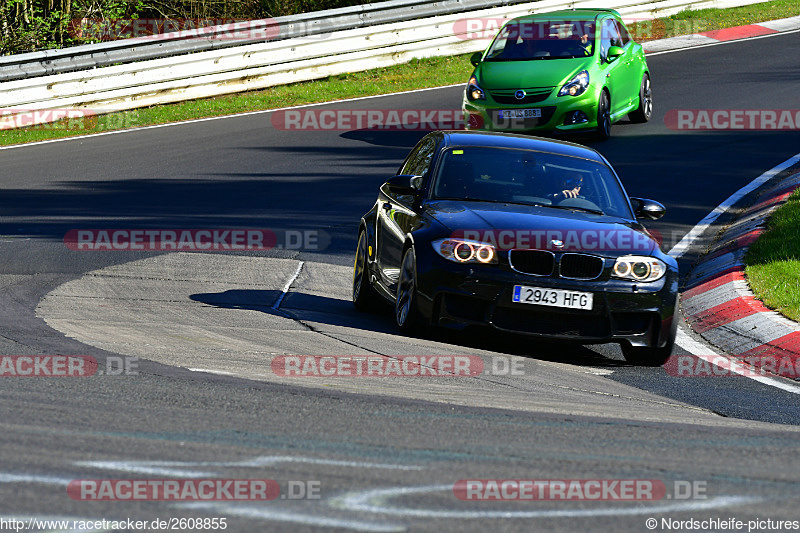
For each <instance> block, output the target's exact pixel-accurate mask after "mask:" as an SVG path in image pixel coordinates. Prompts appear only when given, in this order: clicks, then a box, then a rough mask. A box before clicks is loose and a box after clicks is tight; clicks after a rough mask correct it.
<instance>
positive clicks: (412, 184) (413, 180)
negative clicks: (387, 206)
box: [383, 174, 422, 196]
mask: <svg viewBox="0 0 800 533" xmlns="http://www.w3.org/2000/svg"><path fill="white" fill-rule="evenodd" d="M383 185H384V187H386V190H387V191H388V192H389V193H391V194H393V195H395V196H399V195H404V194H413V195H415V196H416V195H418V194H419V192H420V191H421V190H422V176H416V175H413V174H400V175H397V176H392V177H391V178H389V179H388V180H387V181H386V183H384V184H383Z"/></svg>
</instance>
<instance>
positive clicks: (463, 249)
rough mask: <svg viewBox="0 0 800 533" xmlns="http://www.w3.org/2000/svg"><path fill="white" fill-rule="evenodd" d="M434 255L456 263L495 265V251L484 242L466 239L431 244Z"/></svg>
mask: <svg viewBox="0 0 800 533" xmlns="http://www.w3.org/2000/svg"><path fill="white" fill-rule="evenodd" d="M431 244H432V245H433V249H434V250H436V253H437V254H439V255H441V256H442V257H444V258H445V259H449V260H450V261H455V262H456V263H483V264H484V265H494V264H497V251H496V250H495V248H494V246H492V245H491V244H487V243H485V242H479V241H470V240H466V239H439V240H436V241H433V242H432V243H431Z"/></svg>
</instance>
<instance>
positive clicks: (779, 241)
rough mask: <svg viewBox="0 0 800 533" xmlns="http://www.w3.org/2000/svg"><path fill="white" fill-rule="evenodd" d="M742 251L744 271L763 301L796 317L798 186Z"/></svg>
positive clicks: (799, 293)
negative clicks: (750, 244) (743, 253)
mask: <svg viewBox="0 0 800 533" xmlns="http://www.w3.org/2000/svg"><path fill="white" fill-rule="evenodd" d="M767 228H768V229H767V231H765V232H764V233H762V234H761V236H760V237H759V238H758V240H757V241H756V242H755V243H753V245H752V246H751V247H750V249H749V250H748V251H747V254H745V258H744V262H745V265H747V268H746V270H745V274H746V276H747V280H748V281H749V282H750V287H751V288H752V289H753V292H754V293H755V295H756V297H757V298H758V299H759V300H761V301H763V302H764V305H766V306H767V307H769V308H770V309H773V310H775V311H778V312H780V313H782V314H783V315H784V316H787V317H789V318H791V319H792V320H800V238H798V228H800V189H798V190H796V191H795V192H794V193H793V194H792V195H791V196H790V197H789V200H788V201H787V202H786V203H785V204H784V205H782V206H781V207H779V208H778V209H777V210H775V212H774V213H773V214H772V217H771V218H770V219H769V222H768V225H767Z"/></svg>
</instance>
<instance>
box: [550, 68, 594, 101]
mask: <svg viewBox="0 0 800 533" xmlns="http://www.w3.org/2000/svg"><path fill="white" fill-rule="evenodd" d="M588 88H589V71H588V70H582V71H580V72H578V73H577V74H576V75H575V77H574V78H572V79H571V80H569V81H568V82H567V83H565V84H564V86H563V87H562V88H561V90H560V91H558V96H580V95H582V94H583V93H585V92H586V89H588Z"/></svg>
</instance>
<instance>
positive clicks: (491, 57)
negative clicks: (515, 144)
mask: <svg viewBox="0 0 800 533" xmlns="http://www.w3.org/2000/svg"><path fill="white" fill-rule="evenodd" d="M472 64H473V65H475V70H474V71H473V73H472V76H470V78H469V82H468V83H467V89H466V91H465V94H464V103H463V109H464V114H465V117H466V118H467V119H468V120H467V127H468V128H470V129H486V130H494V131H517V132H522V131H528V132H551V133H571V132H587V131H588V132H593V133H594V134H595V135H596V137H597V138H599V139H603V140H604V139H607V138H608V137H609V136H610V134H611V124H612V123H614V122H616V121H618V120H620V119H621V118H623V117H624V116H625V115H628V116H629V118H630V120H631V121H632V122H647V121H648V120H650V117H651V116H652V114H653V94H652V90H651V87H650V74H649V71H648V68H647V61H646V60H645V57H644V50H643V49H642V46H641V45H640V44H637V43H635V42H634V41H633V39H631V36H630V34H629V33H628V30H627V28H626V27H625V24H624V23H623V22H622V18H621V17H620V15H619V13H617V12H616V11H614V10H612V9H576V10H570V11H555V12H551V13H541V14H536V15H527V16H524V17H519V18H516V19H512V20H510V21H509V22H507V23H506V24H505V25H504V26H503V27H502V28H501V29H500V31H499V33H498V34H497V36H496V37H495V38H494V40H493V41H492V43H491V44H490V45H489V47H488V48H487V49H486V51H485V52H483V53H481V52H476V53H475V54H474V55H473V56H472Z"/></svg>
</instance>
